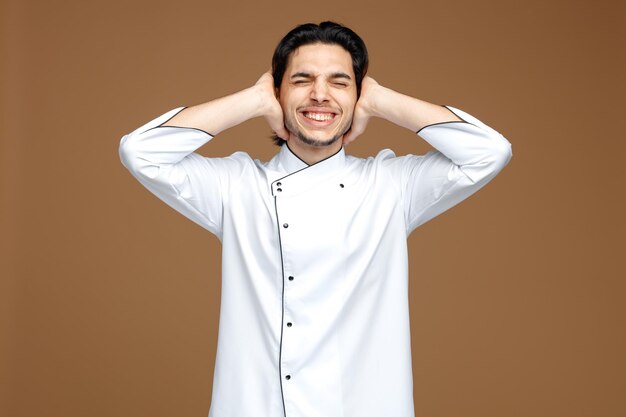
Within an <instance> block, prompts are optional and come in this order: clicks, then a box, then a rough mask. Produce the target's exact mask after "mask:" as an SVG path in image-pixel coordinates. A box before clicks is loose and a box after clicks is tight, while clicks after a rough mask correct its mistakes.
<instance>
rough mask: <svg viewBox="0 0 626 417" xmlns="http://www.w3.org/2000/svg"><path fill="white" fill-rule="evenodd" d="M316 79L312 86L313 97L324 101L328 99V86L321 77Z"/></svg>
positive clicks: (320, 101)
mask: <svg viewBox="0 0 626 417" xmlns="http://www.w3.org/2000/svg"><path fill="white" fill-rule="evenodd" d="M320 78H321V77H319V78H318V79H316V80H315V82H314V83H313V86H312V88H311V99H312V100H314V101H317V102H319V103H322V102H324V101H327V100H328V86H327V85H326V83H325V82H324V80H321V79H320Z"/></svg>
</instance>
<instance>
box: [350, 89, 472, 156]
mask: <svg viewBox="0 0 626 417" xmlns="http://www.w3.org/2000/svg"><path fill="white" fill-rule="evenodd" d="M371 117H379V118H382V119H385V120H388V121H390V122H391V123H394V124H396V125H398V126H401V127H404V128H407V129H410V130H412V131H413V132H418V131H419V130H421V129H422V128H424V127H425V126H428V125H432V124H436V123H442V122H451V121H461V119H460V118H458V117H457V116H456V115H455V114H454V113H451V112H450V111H449V110H447V109H446V108H445V107H442V106H439V105H436V104H432V103H428V102H426V101H423V100H420V99H417V98H413V97H409V96H407V95H404V94H401V93H398V92H396V91H393V90H391V89H389V88H386V87H383V86H382V85H380V84H378V83H377V82H376V81H374V79H372V78H370V77H365V78H364V79H363V83H362V86H361V97H360V98H359V101H358V102H357V104H356V107H355V109H354V119H353V122H352V128H351V129H350V131H349V132H348V133H347V134H346V135H345V136H344V139H343V143H344V144H346V145H347V144H348V143H350V142H352V141H353V140H354V139H356V138H357V136H359V135H361V134H362V133H363V132H364V131H365V128H366V126H367V123H368V122H369V119H370V118H371Z"/></svg>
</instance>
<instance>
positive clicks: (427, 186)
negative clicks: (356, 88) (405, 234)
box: [344, 77, 512, 232]
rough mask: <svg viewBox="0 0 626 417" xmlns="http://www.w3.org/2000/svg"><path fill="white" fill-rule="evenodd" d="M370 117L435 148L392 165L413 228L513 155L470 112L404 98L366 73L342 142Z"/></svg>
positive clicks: (464, 194) (490, 175) (470, 189)
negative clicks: (392, 124) (421, 139)
mask: <svg viewBox="0 0 626 417" xmlns="http://www.w3.org/2000/svg"><path fill="white" fill-rule="evenodd" d="M371 117H380V118H383V119H386V120H388V121H390V122H392V123H395V124H396V125H398V126H401V127H404V128H407V129H411V130H412V131H413V132H416V133H418V134H419V135H420V136H421V137H422V138H423V139H425V140H426V141H427V142H428V143H429V144H430V145H432V146H433V147H434V148H435V149H436V151H433V152H429V153H428V154H426V155H424V156H414V155H407V156H404V157H401V158H396V159H395V160H394V161H393V162H391V163H390V168H391V169H392V170H393V171H394V173H393V175H394V178H399V179H400V181H401V185H400V186H401V189H402V193H403V197H404V204H405V214H406V220H407V228H408V231H409V232H410V231H411V230H413V229H414V228H416V227H417V226H419V225H420V224H423V223H424V222H426V221H428V220H430V219H432V218H433V217H435V216H437V215H438V214H440V213H442V212H444V211H445V210H447V209H449V208H450V207H452V206H454V205H456V204H457V203H459V202H460V201H462V200H464V199H465V198H467V197H469V196H470V195H471V194H473V193H475V192H476V191H478V190H479V189H480V188H481V187H483V186H484V185H485V184H486V183H487V182H489V181H490V180H491V179H492V178H493V177H495V176H496V174H497V173H498V172H500V170H502V169H503V168H504V166H505V165H506V164H507V163H508V162H509V160H510V158H511V155H512V153H511V144H510V143H509V142H508V141H507V140H506V139H505V138H504V137H503V136H502V135H501V134H500V133H498V132H497V131H495V130H494V129H492V128H490V127H489V126H487V125H485V124H484V123H482V122H481V121H480V120H478V119H476V118H475V117H473V116H471V115H470V114H468V113H465V112H463V111H461V110H459V109H455V108H452V107H444V106H439V105H435V104H431V103H427V102H425V101H422V100H419V99H416V98H412V97H409V96H406V95H404V94H401V93H398V92H395V91H393V90H391V89H388V88H385V87H383V86H381V85H379V84H378V83H376V82H375V81H374V80H372V79H371V78H369V77H366V78H365V79H364V80H363V86H362V90H361V97H360V99H359V101H358V102H357V105H356V108H355V111H354V120H353V124H352V129H351V131H350V132H349V133H348V134H347V135H346V136H345V137H344V143H349V142H350V141H352V140H354V139H355V138H356V137H357V136H358V135H360V134H361V133H362V132H363V131H364V130H365V127H366V126H367V122H368V121H369V119H370V118H371Z"/></svg>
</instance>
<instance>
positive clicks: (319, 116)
mask: <svg viewBox="0 0 626 417" xmlns="http://www.w3.org/2000/svg"><path fill="white" fill-rule="evenodd" d="M302 115H303V116H304V117H306V118H307V119H311V120H317V121H319V122H324V121H327V120H333V119H334V118H335V114H334V113H317V112H304V113H302Z"/></svg>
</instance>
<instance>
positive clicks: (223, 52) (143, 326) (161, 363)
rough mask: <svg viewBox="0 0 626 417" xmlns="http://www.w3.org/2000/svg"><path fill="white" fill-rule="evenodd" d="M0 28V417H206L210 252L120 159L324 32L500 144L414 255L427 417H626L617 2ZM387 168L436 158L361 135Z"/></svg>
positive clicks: (263, 142) (173, 17) (314, 7)
mask: <svg viewBox="0 0 626 417" xmlns="http://www.w3.org/2000/svg"><path fill="white" fill-rule="evenodd" d="M214 3H219V4H214ZM1 7H2V9H0V12H1V17H0V18H1V19H2V20H1V23H2V26H1V29H0V34H1V44H0V45H1V46H2V51H1V57H2V58H1V67H0V68H1V71H2V72H1V73H0V82H1V99H2V101H1V106H2V107H1V110H2V115H1V119H0V129H1V135H2V136H1V138H2V141H1V143H0V174H1V177H0V187H1V188H0V190H1V200H0V203H1V206H0V209H1V216H0V221H1V224H0V226H1V232H0V233H1V236H2V237H1V238H0V239H1V240H2V247H1V248H0V249H1V250H2V252H1V253H2V259H1V261H2V263H1V265H0V267H1V269H0V274H1V275H2V280H1V281H0V330H1V333H0V338H1V341H0V349H1V350H0V355H1V356H0V384H2V385H3V386H2V387H1V388H0V401H1V403H0V406H1V407H2V408H0V415H2V416H7V417H32V416H46V417H78V416H81V417H84V416H89V417H100V416H102V417H105V416H107V417H108V416H133V417H142V416H146V417H147V416H149V417H161V416H163V417H165V416H168V417H169V416H186V417H187V416H188V417H193V416H205V415H206V413H207V411H208V407H209V403H210V394H211V382H212V375H213V374H212V372H213V361H214V355H215V347H216V332H217V323H218V309H219V291H220V266H219V254H220V247H219V244H218V241H217V239H216V238H214V237H213V236H211V235H210V234H209V233H207V232H205V231H204V230H202V229H201V228H199V227H198V226H196V225H194V224H193V223H192V222H190V221H188V220H186V219H185V218H183V217H182V216H180V215H178V214H176V213H175V212H174V211H173V210H171V209H170V208H168V207H166V206H165V205H163V204H162V203H160V202H159V201H158V200H157V199H156V198H154V197H153V196H152V195H150V194H149V193H148V192H147V191H146V190H144V189H143V188H142V187H141V186H140V185H139V184H138V183H137V182H136V181H135V180H134V179H133V178H132V177H131V176H130V175H129V174H128V173H127V172H126V171H125V170H124V168H123V167H122V165H121V164H120V162H119V158H118V155H117V147H118V143H119V139H120V137H121V136H122V135H123V134H124V133H127V132H129V131H130V130H133V129H134V128H135V127H137V126H139V125H140V124H143V123H144V122H146V121H148V120H149V119H151V118H153V117H155V116H157V115H158V114H161V113H163V112H165V111H167V110H169V109H171V108H173V107H176V106H179V105H190V104H195V103H198V102H202V101H206V100H208V99H210V98H215V97H218V96H221V95H224V94H227V93H230V92H233V91H236V90H239V89H241V88H244V87H247V86H248V85H250V84H252V83H253V82H254V81H255V80H256V79H257V77H258V76H259V75H260V74H261V73H262V72H264V71H265V70H266V69H267V68H268V67H269V60H270V56H271V52H272V50H273V47H274V46H275V44H276V42H277V41H278V40H279V39H280V37H281V36H282V35H283V34H284V33H285V32H286V31H287V30H288V29H290V28H291V27H292V26H294V25H295V24H297V23H302V22H305V21H320V20H323V19H327V18H331V19H333V20H337V21H340V22H343V23H345V24H347V25H349V26H351V27H353V28H354V29H355V30H356V31H357V32H359V33H360V34H361V35H362V37H363V38H364V39H365V41H366V42H367V44H368V47H369V49H370V53H371V61H372V63H371V72H370V73H371V75H372V76H373V77H374V78H376V79H377V80H378V81H379V82H381V83H382V84H385V85H387V86H389V87H391V88H394V89H396V90H399V91H402V92H405V93H408V94H410V95H413V96H417V97H420V98H423V99H425V100H428V101H432V102H436V103H442V104H450V105H453V106H456V107H459V108H461V109H464V110H466V111H468V112H470V113H472V114H474V115H476V116H477V117H479V118H480V119H482V120H483V121H485V122H486V123H488V124H490V125H491V126H493V127H494V128H496V129H497V130H499V131H501V132H502V133H504V134H505V136H507V138H508V139H509V140H510V141H511V142H512V143H513V152H514V157H513V160H512V162H511V164H510V165H509V166H508V167H507V168H506V169H505V170H504V171H503V172H502V174H501V175H500V176H499V177H498V178H496V179H495V180H494V181H493V183H491V184H489V185H488V186H487V187H486V188H485V189H484V190H482V191H481V192H480V193H479V194H478V195H476V196H474V197H471V198H470V199H469V200H468V201H466V202H464V203H463V204H462V205H461V206H459V207H456V208H454V209H452V210H451V211H450V212H448V213H445V214H443V215H442V216H441V217H439V218H437V219H435V220H433V221H431V222H429V223H427V224H426V225H424V226H423V227H421V228H420V229H418V230H417V231H416V232H415V233H414V234H413V235H412V236H411V238H410V243H409V244H410V251H411V300H410V301H411V314H412V317H411V318H412V341H413V352H414V358H413V360H414V363H413V372H414V376H415V404H416V414H417V416H418V417H435V416H442V417H455V416H458V417H492V416H493V417H528V416H533V417H559V416H564V417H578V416H580V417H583V416H584V417H588V416H594V417H618V416H624V415H626V395H625V392H626V355H625V352H626V337H625V335H624V322H625V319H626V306H625V303H624V295H625V294H626V291H625V289H626V288H625V287H626V286H625V284H624V276H625V275H626V274H625V273H624V270H625V269H624V267H623V266H622V264H621V262H620V261H622V259H620V258H623V257H624V243H623V235H624V224H625V222H624V220H623V214H624V212H625V204H624V190H625V187H624V180H625V179H626V178H625V176H624V173H623V160H624V155H626V152H625V151H626V146H625V145H624V134H623V133H622V129H623V126H622V124H623V123H618V121H623V119H624V111H625V110H626V108H625V103H626V85H625V82H624V74H626V56H625V55H626V48H625V47H624V39H626V33H625V30H624V29H623V28H624V26H625V25H624V21H625V18H626V9H625V7H624V2H619V1H617V0H616V1H608V0H604V1H603V0H599V1H595V2H583V1H546V0H527V1H510V0H506V1H502V0H498V1H496V0H475V1H472V2H469V1H462V0H446V1H430V2H425V1H409V0H406V1H404V2H399V1H394V0H390V1H384V2H380V1H377V2H373V1H371V2H368V1H365V0H361V1H356V0H353V1H341V2H337V1H335V2H328V1H324V0H320V1H317V2H295V1H279V2H251V3H250V4H249V5H246V6H244V5H242V4H239V3H237V2H234V1H230V2H229V1H226V2H210V1H206V0H204V1H199V0H197V1H194V0H179V1H177V2H174V1H158V0H150V1H148V0H125V1H121V0H107V1H103V0H99V1H85V0H65V1H60V2H54V1H43V0H42V1H35V0H21V1H18V0H15V1H8V2H7V0H5V1H4V3H2V6H1ZM620 26H621V28H620ZM268 133H269V129H268V128H267V127H266V126H265V124H264V122H263V121H262V120H254V121H251V122H248V123H246V124H244V125H242V126H239V127H236V128H234V129H232V130H230V131H228V132H225V133H224V134H222V135H220V137H218V138H216V139H215V140H214V142H212V143H211V144H210V145H209V146H207V147H205V148H203V149H202V150H201V152H202V153H204V154H206V155H208V154H211V155H227V154H229V153H231V152H233V151H235V150H240V149H241V150H246V151H248V152H250V153H251V154H252V155H253V156H255V157H258V158H268V157H270V156H271V155H272V153H273V152H274V151H275V149H274V148H273V147H272V145H270V142H269V139H267V135H268ZM382 147H391V148H392V149H394V150H396V151H397V152H398V153H408V152H411V153H422V152H425V151H426V150H427V149H428V148H427V146H426V145H425V144H424V143H423V142H422V141H420V140H419V139H416V138H414V137H413V136H412V135H411V133H410V132H405V131H404V130H402V129H400V128H397V127H395V126H393V125H391V124H389V123H385V122H382V121H374V122H373V123H371V126H370V128H369V129H368V131H367V133H366V135H365V136H363V137H361V138H360V139H359V140H358V141H357V142H356V143H355V144H353V145H351V146H349V147H348V151H349V152H351V153H353V154H356V155H360V156H364V155H369V154H372V153H375V152H377V150H379V149H380V148H382ZM240 417H256V416H240ZM259 417H263V416H259ZM385 417H393V416H385Z"/></svg>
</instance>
